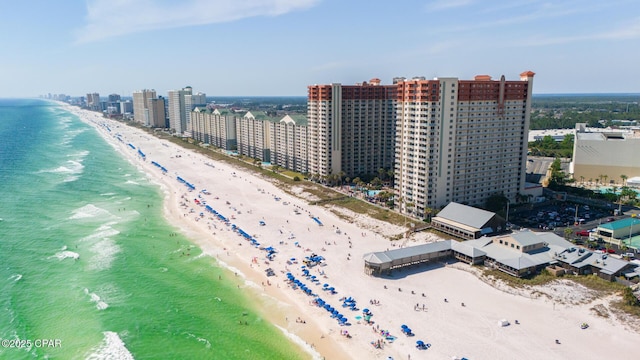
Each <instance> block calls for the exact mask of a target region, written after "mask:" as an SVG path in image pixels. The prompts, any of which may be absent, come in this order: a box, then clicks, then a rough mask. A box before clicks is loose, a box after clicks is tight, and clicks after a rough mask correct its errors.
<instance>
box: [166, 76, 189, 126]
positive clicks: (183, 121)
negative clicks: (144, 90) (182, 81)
mask: <svg viewBox="0 0 640 360" xmlns="http://www.w3.org/2000/svg"><path fill="white" fill-rule="evenodd" d="M192 92H193V91H192V89H191V86H187V87H184V88H182V89H181V90H169V91H168V92H167V99H168V101H169V128H170V129H171V130H173V131H175V132H176V134H179V135H182V134H183V133H184V132H185V131H187V111H191V109H188V110H187V106H186V103H185V96H186V95H191V94H192Z"/></svg>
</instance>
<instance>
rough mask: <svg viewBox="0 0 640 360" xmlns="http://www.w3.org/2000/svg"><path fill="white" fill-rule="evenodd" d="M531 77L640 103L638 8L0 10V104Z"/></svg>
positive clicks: (170, 1)
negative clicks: (145, 92) (52, 97)
mask: <svg viewBox="0 0 640 360" xmlns="http://www.w3.org/2000/svg"><path fill="white" fill-rule="evenodd" d="M529 70H530V71H533V72H535V73H536V75H535V77H534V81H533V92H534V94H560V93H640V1H637V0H607V1H602V0H598V1H592V0H562V1H552V0H545V1H539V0H423V1H418V0H394V1H390V0H67V1H51V0H30V1H1V2H0V97H34V96H38V95H42V94H47V93H52V94H58V93H63V94H67V95H71V96H82V95H85V94H87V93H93V92H98V93H100V95H101V96H106V95H108V94H111V93H116V94H120V95H122V96H131V94H132V93H133V91H136V90H141V89H155V90H156V92H157V93H158V95H166V92H167V91H168V90H172V89H180V88H182V87H185V86H191V87H192V88H193V91H194V92H204V93H206V94H207V95H208V96H306V95H307V86H308V85H313V84H330V83H334V82H337V83H342V84H355V83H358V82H362V81H368V80H369V79H372V78H379V79H381V80H382V84H391V83H392V81H393V78H394V77H398V76H403V77H407V78H411V77H414V76H424V77H426V78H436V77H457V78H459V79H473V77H474V76H475V75H479V74H487V75H491V76H492V77H493V78H494V79H499V78H500V76H501V75H505V77H506V78H507V80H518V79H519V74H520V73H521V72H523V71H529Z"/></svg>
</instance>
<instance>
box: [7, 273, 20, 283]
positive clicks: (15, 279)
mask: <svg viewBox="0 0 640 360" xmlns="http://www.w3.org/2000/svg"><path fill="white" fill-rule="evenodd" d="M20 279H22V274H13V275H11V276H9V280H13V281H14V282H18V281H20Z"/></svg>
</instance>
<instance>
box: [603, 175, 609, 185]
mask: <svg viewBox="0 0 640 360" xmlns="http://www.w3.org/2000/svg"><path fill="white" fill-rule="evenodd" d="M608 177H609V175H606V174H605V175H602V178H603V179H604V183H605V184H606V183H607V178H608Z"/></svg>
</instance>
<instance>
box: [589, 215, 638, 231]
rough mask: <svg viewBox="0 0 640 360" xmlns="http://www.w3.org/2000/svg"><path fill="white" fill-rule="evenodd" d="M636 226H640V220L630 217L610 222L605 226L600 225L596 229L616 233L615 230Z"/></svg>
mask: <svg viewBox="0 0 640 360" xmlns="http://www.w3.org/2000/svg"><path fill="white" fill-rule="evenodd" d="M638 224H640V219H638V218H632V217H630V218H626V219H620V220H616V221H612V222H610V223H606V224H601V225H600V226H598V227H599V228H602V229H607V230H611V231H616V230H620V229H624V228H627V227H629V226H636V225H638Z"/></svg>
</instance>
